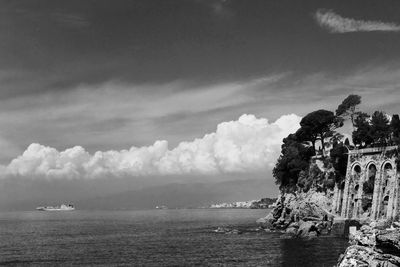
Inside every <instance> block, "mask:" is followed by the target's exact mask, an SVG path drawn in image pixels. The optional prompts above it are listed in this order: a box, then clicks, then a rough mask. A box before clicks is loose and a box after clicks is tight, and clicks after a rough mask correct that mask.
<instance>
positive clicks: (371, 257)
mask: <svg viewBox="0 0 400 267" xmlns="http://www.w3.org/2000/svg"><path fill="white" fill-rule="evenodd" d="M330 199H331V197H330V194H329V193H328V194H327V193H318V192H316V191H311V192H308V193H290V194H282V195H281V196H280V197H279V198H278V200H277V202H276V203H275V208H274V209H273V210H272V211H271V212H270V213H269V214H268V215H267V216H266V217H264V218H261V219H259V220H258V221H257V222H258V223H259V224H260V227H262V228H263V229H264V231H279V232H281V233H282V238H316V237H319V236H324V235H336V236H343V237H345V238H347V237H348V238H349V247H348V248H347V249H346V251H344V253H343V254H342V255H340V257H339V259H338V263H337V266H338V267H348V266H352V267H356V266H357V267H360V266H363V267H366V266H376V267H378V266H382V267H394V266H400V223H398V222H391V221H386V220H381V221H373V220H371V219H369V218H364V219H359V220H346V219H343V218H340V217H338V216H335V215H333V214H332V213H330V211H329V209H330V203H331V202H330ZM350 226H353V227H354V228H353V229H359V230H357V231H353V232H352V233H350V234H348V231H346V229H349V227H350Z"/></svg>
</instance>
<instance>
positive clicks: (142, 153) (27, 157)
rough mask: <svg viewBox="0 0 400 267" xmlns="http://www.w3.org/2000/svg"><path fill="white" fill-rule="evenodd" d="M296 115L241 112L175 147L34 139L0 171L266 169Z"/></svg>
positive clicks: (72, 175)
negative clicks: (60, 144) (106, 146)
mask: <svg viewBox="0 0 400 267" xmlns="http://www.w3.org/2000/svg"><path fill="white" fill-rule="evenodd" d="M300 119H301V118H300V117H299V116H297V115H295V114H291V115H284V116H282V117H280V118H279V119H277V120H276V121H275V122H272V123H270V122H269V121H268V120H267V119H265V118H256V117H255V116H254V115H247V114H244V115H242V116H241V117H240V118H239V119H238V120H236V121H229V122H223V123H220V124H219V125H218V126H217V130H216V131H215V132H213V133H210V134H206V135H205V136H204V137H203V138H199V139H195V140H193V141H190V142H181V143H179V144H178V145H177V146H176V147H175V148H173V149H169V148H168V142H167V141H165V140H162V141H156V142H155V143H154V144H153V145H151V146H145V147H134V146H133V147H131V148H130V149H129V150H121V151H106V152H102V151H97V152H95V153H94V154H90V153H89V152H87V151H86V150H85V149H84V148H83V147H81V146H75V147H72V148H69V149H66V150H64V151H57V150H56V149H55V148H52V147H46V146H43V145H40V144H36V143H34V144H31V145H30V146H29V147H28V148H27V149H26V150H25V152H23V154H22V155H20V156H19V157H17V158H15V159H13V160H12V161H11V163H10V164H9V165H7V166H2V169H1V170H0V171H1V173H2V176H5V177H10V176H13V177H23V178H47V179H80V178H88V179H91V178H97V177H105V176H112V177H126V176H147V175H180V174H218V173H230V172H252V171H259V170H265V169H267V168H270V167H271V166H272V165H273V164H274V163H275V161H276V158H277V157H278V155H279V152H280V145H281V142H282V138H284V137H285V136H287V135H288V134H289V133H292V132H294V131H296V130H297V129H298V127H299V122H300Z"/></svg>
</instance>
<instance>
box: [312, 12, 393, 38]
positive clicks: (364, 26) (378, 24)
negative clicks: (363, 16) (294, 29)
mask: <svg viewBox="0 0 400 267" xmlns="http://www.w3.org/2000/svg"><path fill="white" fill-rule="evenodd" d="M315 19H316V21H317V23H318V24H319V25H320V26H321V27H323V28H326V29H328V30H329V31H330V32H332V33H348V32H371V31H384V32H398V31H400V25H398V24H395V23H388V22H382V21H366V20H355V19H351V18H344V17H342V16H340V15H338V14H336V13H334V12H333V11H330V10H318V11H317V12H316V13H315Z"/></svg>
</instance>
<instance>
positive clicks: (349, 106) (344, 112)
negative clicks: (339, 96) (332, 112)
mask: <svg viewBox="0 0 400 267" xmlns="http://www.w3.org/2000/svg"><path fill="white" fill-rule="evenodd" d="M359 104H361V96H359V95H349V96H348V97H346V98H345V99H344V100H343V102H342V103H341V104H340V105H339V106H338V108H337V109H336V116H338V117H341V118H343V119H344V118H346V117H349V118H350V120H351V123H352V124H353V126H354V120H355V117H356V114H357V112H356V107H357V106H358V105H359Z"/></svg>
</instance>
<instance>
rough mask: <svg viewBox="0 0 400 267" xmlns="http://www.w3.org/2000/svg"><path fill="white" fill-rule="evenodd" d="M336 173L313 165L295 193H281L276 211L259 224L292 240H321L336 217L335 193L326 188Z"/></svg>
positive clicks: (321, 164) (319, 162) (292, 191)
mask: <svg viewBox="0 0 400 267" xmlns="http://www.w3.org/2000/svg"><path fill="white" fill-rule="evenodd" d="M333 171H334V170H333V169H332V168H330V167H324V164H323V162H322V161H320V160H317V161H314V162H312V163H311V164H310V168H309V171H308V172H307V173H303V174H302V175H301V179H299V183H298V185H297V186H296V188H295V189H294V190H291V191H289V192H281V194H280V195H279V196H278V199H277V201H276V203H275V208H274V209H273V210H272V211H271V212H270V213H269V214H268V215H267V216H266V217H264V218H261V219H259V220H258V221H257V222H258V223H261V224H262V225H263V226H264V227H265V228H268V229H278V230H285V232H286V233H287V234H288V235H290V236H302V237H306V236H318V235H321V234H327V233H329V232H330V230H331V227H332V222H333V217H334V215H333V214H332V213H331V210H332V199H333V190H332V189H331V188H328V187H327V186H326V185H327V184H328V181H329V180H330V179H331V177H332V172H333Z"/></svg>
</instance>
